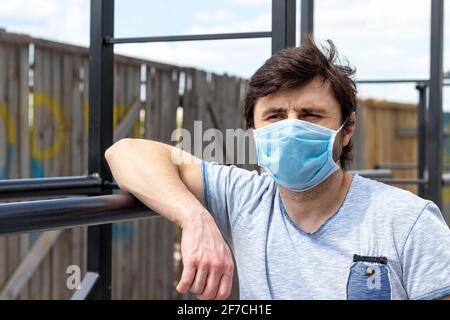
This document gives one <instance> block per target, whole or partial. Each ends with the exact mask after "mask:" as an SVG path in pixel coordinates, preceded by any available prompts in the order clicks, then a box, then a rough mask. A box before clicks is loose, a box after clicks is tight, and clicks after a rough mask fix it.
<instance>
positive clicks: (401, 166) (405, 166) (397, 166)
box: [374, 163, 450, 170]
mask: <svg viewBox="0 0 450 320" xmlns="http://www.w3.org/2000/svg"><path fill="white" fill-rule="evenodd" d="M418 168H419V165H418V164H416V163H378V164H376V165H375V168H374V169H392V170H418ZM443 168H444V170H450V164H448V163H447V164H444V165H443Z"/></svg>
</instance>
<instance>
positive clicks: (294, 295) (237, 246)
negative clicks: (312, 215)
mask: <svg viewBox="0 0 450 320" xmlns="http://www.w3.org/2000/svg"><path fill="white" fill-rule="evenodd" d="M202 172H203V192H204V200H205V203H206V206H207V209H208V210H209V211H210V212H211V214H212V215H213V216H214V219H215V221H216V223H217V224H218V226H219V228H220V229H221V231H222V233H223V235H224V237H225V238H226V239H227V241H228V242H229V244H230V247H231V250H232V251H233V253H234V256H235V259H236V266H237V270H238V274H239V286H240V298H241V299H435V298H439V297H443V296H446V295H449V294H450V231H449V228H448V226H447V225H446V223H445V221H444V220H443V217H442V214H441V212H440V211H439V209H438V207H437V206H436V205H435V204H434V203H433V202H431V201H428V200H424V199H421V198H419V197H417V196H416V195H414V194H413V193H411V192H408V191H405V190H401V189H399V188H395V187H391V186H388V185H385V184H383V183H380V182H377V181H373V180H370V179H366V178H363V177H361V176H358V175H354V176H353V179H352V183H351V186H350V189H349V191H348V193H347V195H346V198H345V200H344V202H343V203H342V205H341V207H340V208H339V209H338V210H337V211H336V212H335V213H334V214H333V215H332V216H331V217H330V218H329V219H328V220H327V221H326V222H325V223H324V224H323V225H322V226H321V227H320V228H319V229H318V230H317V231H315V232H314V233H306V232H304V231H303V230H301V229H300V228H299V227H297V226H296V225H295V224H294V223H293V222H292V220H291V219H290V218H289V216H288V214H287V213H286V211H285V209H284V207H283V203H282V201H281V197H280V194H279V191H278V187H277V184H276V183H275V182H274V180H273V179H272V178H271V177H270V176H269V175H268V174H266V173H263V174H261V175H260V174H258V173H257V172H256V171H253V172H250V171H246V170H243V169H240V168H237V167H235V166H223V165H219V164H217V163H209V162H205V161H203V164H202Z"/></svg>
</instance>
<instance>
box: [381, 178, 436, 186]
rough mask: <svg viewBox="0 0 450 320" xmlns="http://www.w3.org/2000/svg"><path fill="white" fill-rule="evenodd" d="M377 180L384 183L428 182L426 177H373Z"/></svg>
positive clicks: (418, 183) (419, 183)
mask: <svg viewBox="0 0 450 320" xmlns="http://www.w3.org/2000/svg"><path fill="white" fill-rule="evenodd" d="M374 180H377V181H379V182H383V183H386V184H417V185H419V186H420V185H423V184H426V183H428V180H426V179H403V178H392V179H374Z"/></svg>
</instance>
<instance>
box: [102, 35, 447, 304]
mask: <svg viewBox="0 0 450 320" xmlns="http://www.w3.org/2000/svg"><path fill="white" fill-rule="evenodd" d="M337 61H338V57H337V53H336V51H335V47H334V45H333V43H332V42H329V49H328V50H327V51H326V52H325V53H324V52H322V51H321V50H320V49H319V48H318V47H317V46H316V45H315V43H314V42H313V41H312V40H309V41H308V42H307V43H305V44H304V45H303V46H302V47H299V48H291V49H286V50H282V51H280V52H279V53H277V54H275V55H274V56H272V57H271V58H270V59H269V60H268V61H267V62H266V63H265V64H264V65H263V66H262V67H261V68H260V69H259V70H258V71H257V72H256V73H255V74H254V76H253V77H252V78H251V80H250V83H249V88H248V92H247V96H246V99H245V105H244V117H245V120H246V123H247V125H248V127H250V128H255V129H256V130H255V131H254V134H255V138H256V146H257V153H258V164H259V165H260V166H261V167H263V168H264V169H265V173H263V174H258V173H257V172H256V171H254V172H249V171H246V170H243V169H239V168H237V167H235V166H223V165H219V164H217V163H209V162H205V161H201V160H199V159H197V158H195V157H193V156H191V155H189V154H187V153H185V152H176V150H178V149H176V148H173V147H171V146H168V145H164V144H160V143H158V142H153V141H145V140H138V139H125V140H121V141H119V142H117V143H116V144H115V145H113V146H112V147H111V148H110V149H108V150H107V152H106V159H107V161H108V163H109V165H110V167H111V170H112V172H113V175H114V177H115V179H116V181H117V183H118V185H119V186H120V188H121V189H123V190H125V191H128V192H130V193H132V194H134V195H135V196H136V197H137V198H139V199H140V200H141V201H142V202H143V203H145V204H146V205H147V206H148V207H150V208H152V209H153V210H155V211H156V212H159V213H160V214H161V215H162V216H164V217H166V218H167V219H169V220H171V221H173V222H175V223H177V224H178V225H180V226H181V228H182V242H181V251H182V258H183V266H184V269H183V274H182V277H181V280H180V283H179V284H178V286H177V290H178V291H180V292H186V291H188V290H190V291H191V292H193V293H195V294H197V296H198V297H199V298H200V299H224V298H226V297H228V296H229V294H230V289H231V281H232V274H233V261H232V256H231V253H230V249H229V247H228V246H227V244H226V243H225V241H224V239H223V238H222V235H223V236H224V237H225V238H226V240H227V242H228V243H229V245H230V246H231V249H232V250H233V253H234V256H235V259H236V265H237V268H238V274H239V284H240V297H241V299H438V298H444V297H446V296H448V295H449V294H450V249H449V248H450V231H449V228H448V226H447V225H446V224H445V222H444V220H443V218H442V215H441V213H440V211H439V209H438V207H437V206H436V205H435V204H433V203H432V202H430V201H427V200H424V199H421V198H419V197H417V196H415V195H414V194H412V193H410V192H407V191H404V190H401V189H398V188H394V187H391V186H388V185H385V184H382V183H379V182H376V181H372V180H369V179H366V178H363V177H361V176H358V175H351V174H349V172H348V171H347V169H348V165H349V162H350V160H351V151H352V142H351V138H352V136H353V133H354V130H355V111H356V106H357V100H356V88H355V84H354V82H353V81H352V78H351V77H352V75H353V70H352V69H351V68H350V67H347V66H341V65H338V63H337Z"/></svg>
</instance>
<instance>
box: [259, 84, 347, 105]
mask: <svg viewBox="0 0 450 320" xmlns="http://www.w3.org/2000/svg"><path fill="white" fill-rule="evenodd" d="M273 107H277V108H290V107H301V108H308V109H321V110H325V111H328V112H333V111H339V110H340V106H339V102H338V101H337V100H336V98H335V97H334V94H333V91H332V89H331V85H330V83H329V82H328V81H322V79H320V78H315V79H314V80H312V81H311V82H309V83H308V84H306V85H304V86H302V87H298V88H292V89H287V90H283V91H277V92H274V93H272V94H270V95H268V96H266V97H263V98H260V99H258V101H257V102H256V105H255V110H254V112H255V113H257V112H259V113H260V112H263V111H264V110H266V109H267V108H273Z"/></svg>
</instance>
